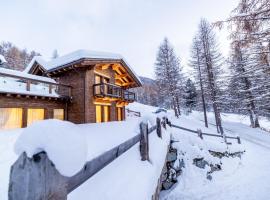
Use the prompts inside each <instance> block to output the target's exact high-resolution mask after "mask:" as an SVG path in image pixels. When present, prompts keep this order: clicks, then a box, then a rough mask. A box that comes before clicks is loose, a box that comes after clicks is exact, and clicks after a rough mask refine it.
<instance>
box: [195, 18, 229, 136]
mask: <svg viewBox="0 0 270 200" xmlns="http://www.w3.org/2000/svg"><path fill="white" fill-rule="evenodd" d="M197 39H198V45H199V48H200V49H201V50H200V55H199V56H200V57H201V60H202V63H201V67H202V68H201V76H202V80H203V81H202V82H203V84H204V85H205V86H204V91H205V94H206V95H208V97H209V99H210V101H211V102H212V105H213V110H214V114H215V120H216V125H217V131H218V132H220V133H221V134H222V135H223V133H224V131H223V127H222V122H221V116H220V101H219V95H220V88H219V79H218V78H219V75H220V74H221V72H222V71H221V66H222V64H223V62H222V55H221V54H220V53H219V50H218V45H217V41H216V37H215V33H214V32H213V28H212V26H211V25H210V24H209V23H208V22H207V20H205V19H201V22H200V24H199V31H198V34H197Z"/></svg>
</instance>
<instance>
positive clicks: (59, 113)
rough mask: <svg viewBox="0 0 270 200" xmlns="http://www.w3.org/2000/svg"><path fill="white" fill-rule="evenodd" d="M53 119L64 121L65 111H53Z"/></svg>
mask: <svg viewBox="0 0 270 200" xmlns="http://www.w3.org/2000/svg"><path fill="white" fill-rule="evenodd" d="M53 118H54V119H59V120H64V109H53Z"/></svg>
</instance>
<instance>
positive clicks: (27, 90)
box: [0, 72, 71, 99]
mask: <svg viewBox="0 0 270 200" xmlns="http://www.w3.org/2000/svg"><path fill="white" fill-rule="evenodd" d="M0 93H8V94H19V95H27V96H43V97H56V98H65V99H67V98H71V86H69V85H64V84H60V83H54V82H49V81H45V80H41V79H35V78H32V77H31V78H28V77H24V76H20V75H13V74H7V73H2V72H0Z"/></svg>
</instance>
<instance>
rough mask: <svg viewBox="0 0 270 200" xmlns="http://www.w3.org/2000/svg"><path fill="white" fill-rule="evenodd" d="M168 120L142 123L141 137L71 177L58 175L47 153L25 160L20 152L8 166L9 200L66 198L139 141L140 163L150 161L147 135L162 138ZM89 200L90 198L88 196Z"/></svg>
mask: <svg viewBox="0 0 270 200" xmlns="http://www.w3.org/2000/svg"><path fill="white" fill-rule="evenodd" d="M167 121H168V120H165V119H162V120H161V119H160V118H157V119H156V125H155V126H153V127H151V128H148V125H147V124H146V123H143V122H142V123H141V124H140V134H138V135H136V136H134V137H132V138H131V139H129V140H127V141H125V142H123V143H122V144H120V145H118V146H116V147H114V148H113V149H111V150H108V151H107V152H105V153H103V154H102V155H100V156H98V157H96V158H94V159H93V160H91V161H89V162H87V163H86V164H85V166H84V167H83V168H82V169H81V171H79V172H78V173H77V174H75V175H74V176H72V177H65V176H63V175H61V174H60V173H59V172H58V171H57V170H56V168H55V166H54V164H53V163H52V162H51V161H50V160H49V158H48V156H47V154H46V152H41V153H38V154H36V155H34V156H33V157H32V158H28V157H27V155H26V153H23V154H22V155H21V156H20V157H19V158H18V160H17V161H16V162H15V163H14V164H13V165H12V167H11V171H10V182H9V192H8V197H9V200H36V199H39V200H48V199H50V200H64V199H67V195H68V194H69V193H70V192H72V191H73V190H74V189H76V188H77V187H79V186H80V185H81V184H83V183H84V182H85V181H87V180H88V179H89V178H91V177H92V176H93V175H94V174H96V173H97V172H98V171H100V170H101V169H103V168H104V167H105V166H107V165H108V164H109V163H111V162H112V161H114V160H115V159H116V158H118V157H119V156H121V155H122V154H123V153H125V152H126V151H127V150H129V149H130V148H131V147H133V146H134V145H135V144H137V143H138V142H139V143H140V155H141V160H142V161H146V160H149V140H148V135H149V134H150V133H152V132H154V131H155V130H156V133H157V136H158V137H160V138H162V132H161V130H162V129H161V126H163V127H165V128H166V122H167ZM89 198H90V199H91V197H89Z"/></svg>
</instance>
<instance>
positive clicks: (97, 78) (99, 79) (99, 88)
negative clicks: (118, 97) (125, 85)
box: [95, 74, 110, 94]
mask: <svg viewBox="0 0 270 200" xmlns="http://www.w3.org/2000/svg"><path fill="white" fill-rule="evenodd" d="M109 82H110V79H109V78H107V77H104V76H100V75H97V74H96V75H95V84H100V83H109ZM102 93H105V94H107V93H108V85H105V86H104V88H103V86H97V87H95V94H102Z"/></svg>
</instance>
